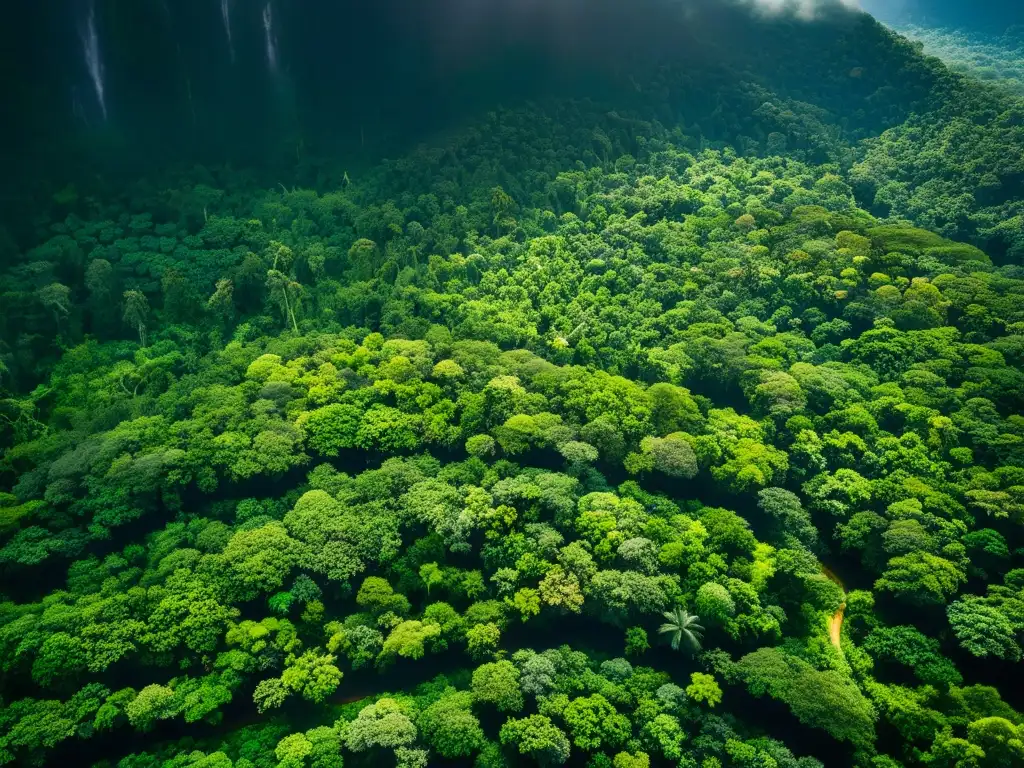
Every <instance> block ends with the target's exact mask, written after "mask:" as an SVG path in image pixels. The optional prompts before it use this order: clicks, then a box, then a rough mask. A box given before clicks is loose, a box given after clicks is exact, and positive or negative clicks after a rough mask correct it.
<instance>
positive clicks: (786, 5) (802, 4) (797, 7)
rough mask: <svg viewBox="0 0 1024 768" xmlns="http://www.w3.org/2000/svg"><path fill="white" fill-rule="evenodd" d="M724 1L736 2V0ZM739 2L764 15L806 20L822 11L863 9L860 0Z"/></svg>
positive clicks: (764, 0) (747, 0) (752, 0)
mask: <svg viewBox="0 0 1024 768" xmlns="http://www.w3.org/2000/svg"><path fill="white" fill-rule="evenodd" d="M724 1H725V2H734V1H735V0H724ZM739 2H741V3H744V4H746V5H750V6H753V7H754V8H755V9H757V10H758V11H760V12H762V13H770V14H780V13H793V14H795V15H797V16H799V17H801V18H805V19H809V18H814V17H815V16H817V15H818V14H819V13H820V12H821V11H824V10H828V9H834V8H836V7H842V8H848V9H851V10H859V9H860V7H861V4H860V0H739Z"/></svg>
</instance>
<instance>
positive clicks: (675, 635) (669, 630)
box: [658, 608, 704, 653]
mask: <svg viewBox="0 0 1024 768" xmlns="http://www.w3.org/2000/svg"><path fill="white" fill-rule="evenodd" d="M662 615H663V616H664V617H665V619H666V622H665V623H664V624H662V625H661V626H660V627H659V628H658V632H659V633H660V634H663V635H665V634H671V635H672V650H673V651H678V650H679V646H680V644H682V645H685V646H686V647H687V648H689V650H690V653H697V651H699V650H700V641H701V633H702V632H704V627H702V626H701V625H700V624H699V623H698V622H699V621H700V616H693V615H691V614H690V612H689V611H687V610H685V609H684V608H675V609H674V610H672V611H668V612H665V613H663V614H662Z"/></svg>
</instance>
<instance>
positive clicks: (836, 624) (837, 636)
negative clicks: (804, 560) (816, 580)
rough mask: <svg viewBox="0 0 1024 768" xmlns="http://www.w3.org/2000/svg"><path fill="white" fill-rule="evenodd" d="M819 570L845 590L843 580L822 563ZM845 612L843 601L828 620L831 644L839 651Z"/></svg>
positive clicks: (840, 650)
mask: <svg viewBox="0 0 1024 768" xmlns="http://www.w3.org/2000/svg"><path fill="white" fill-rule="evenodd" d="M821 572H822V573H824V574H825V575H826V576H827V577H828V578H829V579H830V580H831V581H832V582H833V583H835V584H838V585H839V588H840V589H841V590H843V592H844V593H845V592H846V587H845V586H843V582H842V581H840V580H839V577H838V576H836V575H835V574H834V573H832V571H831V570H829V569H828V568H826V567H825V566H824V565H823V566H821ZM845 613H846V603H845V602H843V603H841V604H840V605H839V610H837V611H836V612H835V613H834V614H832V618H830V619H829V620H828V636H829V639H830V640H831V641H832V645H834V646H835V647H836V650H837V651H839V652H840V653H842V652H843V646H842V633H843V615H844V614H845Z"/></svg>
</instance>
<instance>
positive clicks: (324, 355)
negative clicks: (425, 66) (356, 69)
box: [0, 17, 1024, 768]
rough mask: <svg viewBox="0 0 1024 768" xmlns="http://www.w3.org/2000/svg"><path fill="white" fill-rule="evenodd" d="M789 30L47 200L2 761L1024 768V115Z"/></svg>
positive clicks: (861, 49)
mask: <svg viewBox="0 0 1024 768" xmlns="http://www.w3.org/2000/svg"><path fill="white" fill-rule="evenodd" d="M780 25H781V26H782V27H784V28H785V29H788V27H785V25H784V24H782V23H781V22H780ZM773 34H774V35H776V37H773V38H772V39H771V40H769V41H768V42H766V44H765V46H764V48H763V49H758V50H759V51H760V50H764V51H767V52H769V53H770V52H771V51H774V50H775V49H776V48H778V49H779V50H787V51H788V50H789V47H788V46H787V39H788V38H787V37H786V35H787V34H789V33H788V32H785V31H782V32H779V31H778V30H776V32H773ZM780 36H781V37H780ZM812 53H813V54H814V56H811V54H812ZM750 55H751V56H755V57H756V56H760V55H761V53H759V52H752V53H751V54H750ZM764 55H769V54H768V53H765V54H764ZM788 57H789V53H788V52H787V54H786V56H785V57H780V59H779V61H782V59H783V58H786V60H787V63H785V64H776V65H775V69H776V70H778V72H780V73H781V74H779V76H778V77H779V79H778V82H777V87H776V90H774V91H773V90H768V89H767V88H766V86H765V85H764V84H763V83H760V82H757V81H755V80H751V79H749V78H748V77H747V76H746V75H744V74H743V72H742V71H735V72H731V73H730V74H729V75H728V77H727V76H726V75H725V74H723V73H722V72H720V71H716V72H712V71H710V70H709V71H708V73H707V79H708V82H710V83H711V85H709V84H708V83H704V84H703V85H698V84H696V83H697V81H698V80H699V79H700V78H699V75H700V73H697V74H694V73H693V72H677V71H675V70H665V71H661V72H660V73H659V74H657V75H652V76H651V78H650V79H649V80H646V81H644V82H642V83H638V84H637V88H636V89H635V93H634V94H633V97H632V100H631V103H630V104H628V105H625V106H624V105H622V104H620V103H618V102H615V101H613V100H610V101H608V102H606V103H604V102H600V101H598V100H593V101H591V100H583V99H580V100H570V99H551V100H548V101H544V102H538V103H535V104H528V105H522V106H518V107H509V108H505V109H498V110H495V111H493V112H490V113H487V114H483V115H479V116H478V117H477V118H476V119H475V120H474V121H471V122H470V123H469V124H467V125H466V126H464V127H463V128H462V129H461V130H459V131H457V132H454V133H452V134H450V135H446V136H444V137H439V138H437V139H436V140H434V141H431V142H429V143H427V144H425V145H424V146H422V147H420V148H418V149H415V150H413V151H410V152H408V153H406V154H404V155H402V156H401V157H400V158H399V159H397V160H393V161H389V162H384V163H382V164H381V165H379V166H378V167H377V168H376V169H375V170H373V171H372V172H367V173H366V174H363V175H362V176H359V175H358V174H353V178H351V179H350V178H349V174H348V173H346V172H345V170H344V169H343V168H341V167H338V166H337V165H334V164H331V163H330V162H329V161H325V162H323V163H321V164H319V165H317V166H315V168H314V170H313V171H310V167H311V166H308V165H307V166H305V170H302V171H297V172H296V173H297V176H301V174H302V173H306V174H307V176H305V177H302V178H303V179H304V181H302V183H300V184H297V185H296V186H295V187H294V188H292V187H291V186H290V185H288V184H286V185H284V186H270V185H267V186H263V185H261V184H260V183H259V182H258V181H256V177H255V176H254V175H251V174H249V173H247V172H240V171H237V170H232V169H230V168H227V167H217V168H214V167H211V168H191V169H189V170H187V171H174V172H168V173H167V174H166V175H164V176H160V177H153V178H146V179H143V180H140V181H137V182H135V183H133V184H119V185H116V186H114V185H111V184H110V183H107V182H105V181H104V180H102V179H99V180H93V181H88V180H83V181H78V182H77V185H76V186H68V187H65V188H63V189H61V190H59V191H57V193H56V194H55V195H53V197H52V198H50V199H49V200H48V201H47V202H46V203H45V204H44V205H41V207H40V210H39V215H38V216H37V217H36V219H35V220H34V221H33V222H32V223H31V227H32V230H33V242H32V243H30V244H21V243H16V242H15V241H14V239H13V238H6V239H4V241H3V242H2V244H0V252H2V253H3V254H4V257H3V258H4V260H3V267H4V272H3V274H2V275H0V284H2V294H0V306H2V307H3V311H2V314H0V449H2V451H3V460H2V464H0V537H2V538H0V566H2V568H3V591H4V593H3V602H2V603H0V683H2V695H3V700H2V709H0V764H13V765H59V764H90V763H95V764H97V765H100V766H106V767H107V768H113V767H114V766H117V768H157V767H158V766H164V767H165V768H185V767H186V766H188V767H194V768H199V767H200V766H202V768H231V767H232V766H234V768H274V767H275V766H276V767H278V768H341V766H342V765H343V764H344V765H348V766H382V765H397V766H401V767H402V768H421V767H422V766H428V765H430V766H434V765H475V766H478V767H479V768H499V767H500V766H516V765H531V764H539V765H544V766H551V765H561V764H573V765H587V766H593V767H594V768H607V767H614V768H648V767H649V766H652V765H655V766H657V765H677V766H686V767H687V768H692V767H699V768H755V767H756V768H776V767H777V768H815V767H816V766H822V765H829V766H832V765H844V764H855V765H858V766H873V767H874V768H894V767H895V766H901V765H904V766H933V767H934V768H953V767H954V766H957V767H964V768H966V767H968V766H970V767H977V768H997V767H998V768H1001V767H1003V766H1007V767H1008V766H1014V765H1018V766H1019V765H1022V764H1024V715H1022V714H1021V713H1020V712H1019V711H1018V708H1019V707H1020V706H1021V705H1024V701H1022V700H1021V695H1020V691H1021V690H1022V689H1021V686H1020V683H1021V676H1020V672H1019V663H1020V662H1021V658H1022V655H1024V652H1022V643H1024V549H1022V547H1024V535H1022V532H1021V521H1022V518H1024V417H1022V415H1021V414H1022V413H1024V269H1022V268H1021V266H1020V265H1019V262H1020V260H1021V258H1022V257H1024V187H1022V184H1024V159H1022V155H1021V153H1020V148H1021V147H1022V146H1024V104H1022V103H1021V101H1019V100H1017V97H1015V96H1013V95H1012V94H1011V93H1010V91H1009V90H1007V89H1005V88H996V87H988V86H986V85H984V84H982V83H979V82H975V81H971V80H968V79H966V78H965V77H964V76H962V75H960V74H956V73H953V72H950V71H949V70H947V69H946V68H945V67H944V66H943V65H942V64H941V63H939V62H938V60H936V59H930V58H926V57H924V56H923V55H921V54H920V52H919V50H918V48H917V47H915V46H914V45H913V44H911V43H909V42H907V41H905V40H903V39H901V38H898V37H896V36H895V35H893V34H890V33H888V32H886V31H884V30H883V29H882V28H881V27H879V26H878V25H876V24H875V23H874V22H871V21H870V20H869V19H867V18H866V17H865V19H864V20H863V22H861V23H858V24H857V25H856V27H855V28H854V29H852V30H851V31H849V37H848V38H845V39H843V40H841V41H840V42H834V43H833V47H832V48H830V49H824V50H818V51H812V52H806V51H805V52H795V53H793V57H792V59H789V58H788ZM820 59H824V63H822V61H820ZM801 68H803V69H801ZM801 77H803V78H804V79H803V80H801V79H800V78H801ZM716 78H717V80H716ZM815 78H817V79H816V80H815ZM712 86H713V87H712ZM861 91H864V93H863V95H860V92H861ZM691 97H692V98H691ZM669 104H671V105H673V106H672V107H671V108H667V106H666V105H669ZM687 105H692V107H690V106H687ZM825 566H827V567H828V568H827V569H826V568H825ZM836 574H838V576H837V575H836Z"/></svg>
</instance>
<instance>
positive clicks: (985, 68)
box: [897, 24, 1024, 94]
mask: <svg viewBox="0 0 1024 768" xmlns="http://www.w3.org/2000/svg"><path fill="white" fill-rule="evenodd" d="M897 30H898V31H899V32H900V34H901V35H904V36H906V37H908V38H910V39H911V40H915V41H917V42H920V43H921V44H922V45H923V46H924V52H925V53H927V54H928V55H929V56H937V57H938V58H940V59H942V60H943V61H944V62H946V64H947V65H948V66H949V67H950V68H951V69H953V70H954V71H956V72H963V73H964V74H967V75H970V76H972V77H976V78H978V79H979V80H986V81H990V82H998V83H999V84H1001V85H1003V86H1005V87H1007V88H1009V89H1011V90H1013V91H1015V92H1016V93H1018V94H1024V29H1021V28H1020V27H1012V28H1010V29H1008V30H1006V31H1004V32H1003V34H1002V35H999V36H998V37H997V36H994V35H985V34H981V33H978V32H969V31H963V30H958V29H929V28H927V27H918V26H915V25H913V24H909V25H900V26H898V27H897Z"/></svg>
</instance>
